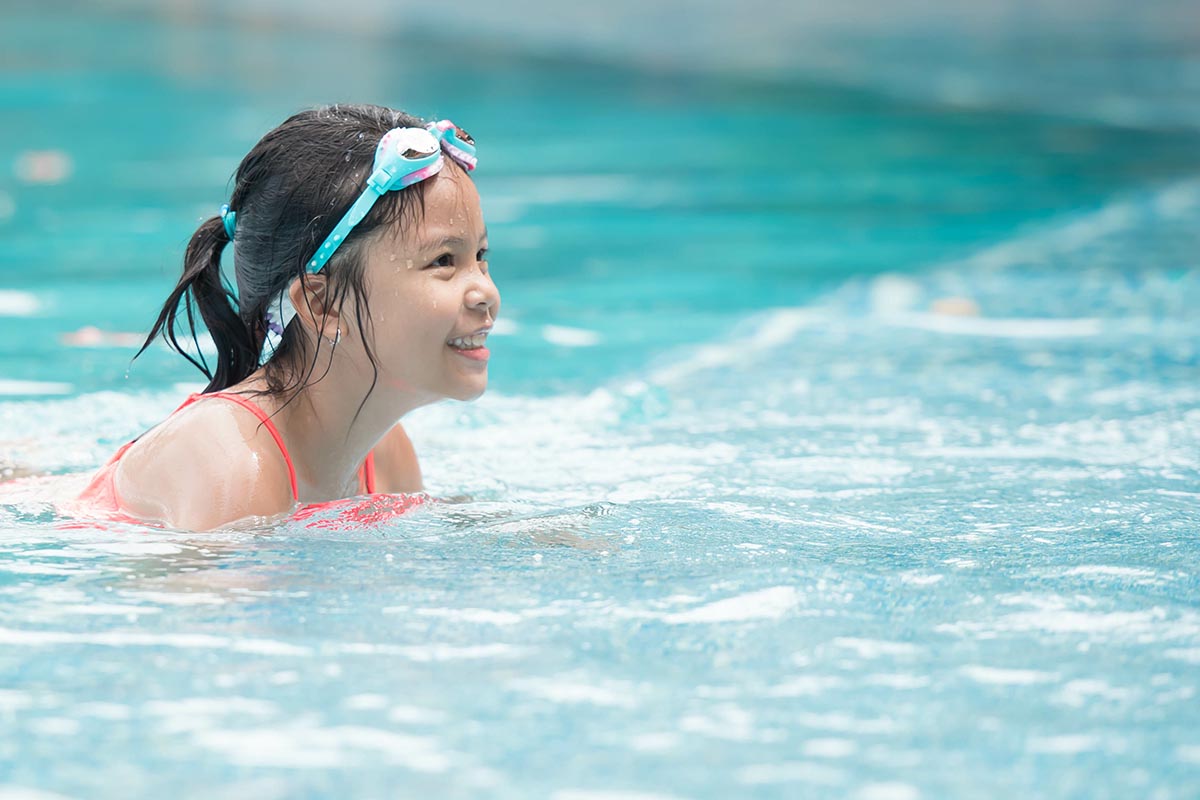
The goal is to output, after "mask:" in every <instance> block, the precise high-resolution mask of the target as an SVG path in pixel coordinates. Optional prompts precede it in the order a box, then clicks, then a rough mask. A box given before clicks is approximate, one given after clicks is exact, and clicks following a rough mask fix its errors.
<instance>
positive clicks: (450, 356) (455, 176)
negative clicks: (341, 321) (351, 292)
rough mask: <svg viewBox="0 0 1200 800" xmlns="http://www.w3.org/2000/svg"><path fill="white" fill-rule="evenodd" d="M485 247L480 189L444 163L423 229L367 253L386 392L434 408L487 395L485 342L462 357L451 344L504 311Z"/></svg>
mask: <svg viewBox="0 0 1200 800" xmlns="http://www.w3.org/2000/svg"><path fill="white" fill-rule="evenodd" d="M487 246H488V244H487V228H486V227H484V224H483V212H482V211H481V210H480V208H479V193H478V192H477V191H476V190H475V184H474V182H473V181H472V180H471V179H470V178H469V177H467V174H466V172H464V171H463V170H462V169H460V168H459V167H458V166H457V165H455V164H454V163H453V162H452V161H451V160H450V159H446V165H445V166H444V167H443V168H442V171H441V172H440V173H438V174H437V175H436V176H434V177H433V178H430V179H429V181H428V183H427V185H426V188H425V213H424V215H423V217H419V218H418V224H417V225H415V226H411V227H410V229H408V230H405V231H404V232H402V233H401V232H399V231H389V232H387V233H384V234H383V235H382V236H380V237H379V238H378V239H377V240H376V241H375V242H374V243H373V244H371V245H370V246H369V247H368V249H367V253H366V258H367V264H366V279H367V285H368V293H369V296H368V298H367V300H368V303H369V306H370V313H371V323H372V325H371V326H370V327H367V331H368V334H371V328H372V327H373V328H374V332H373V338H372V349H373V350H374V353H375V359H376V361H377V362H378V366H379V381H380V384H381V385H382V386H392V387H394V388H396V389H400V390H402V391H405V392H416V393H418V394H419V395H423V396H424V398H423V399H425V400H427V401H429V402H432V401H434V400H440V399H442V398H446V397H449V398H453V399H456V400H473V399H475V398H476V397H479V396H480V395H481V394H483V392H484V390H485V389H486V388H487V376H488V356H489V353H488V349H487V345H486V343H485V344H484V346H483V347H482V348H480V349H475V350H472V351H468V352H464V351H463V350H461V349H457V348H455V347H452V346H451V345H450V341H451V340H452V339H457V338H459V337H464V336H471V335H472V334H475V333H476V332H477V331H480V330H481V329H488V328H491V326H492V321H493V320H494V319H495V318H496V316H497V314H499V312H500V292H499V291H498V290H497V289H496V285H495V284H494V283H492V278H491V276H490V275H489V274H488V264H487ZM349 305H352V303H348V304H347V306H349ZM352 330H356V328H352Z"/></svg>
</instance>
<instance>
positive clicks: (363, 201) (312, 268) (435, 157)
mask: <svg viewBox="0 0 1200 800" xmlns="http://www.w3.org/2000/svg"><path fill="white" fill-rule="evenodd" d="M381 161H382V162H383V163H380V162H381ZM441 161H442V154H441V151H440V150H439V152H436V153H431V154H429V155H428V156H425V157H423V158H405V157H404V156H400V155H396V154H394V153H389V151H388V150H387V149H385V150H384V151H383V152H381V153H376V156H375V171H374V172H372V173H371V177H369V178H367V187H366V188H365V189H363V192H362V194H360V195H359V196H358V199H357V200H355V201H354V205H352V206H350V210H349V211H347V212H346V214H345V216H343V217H342V218H341V220H340V221H339V222H338V224H337V225H335V226H334V228H333V230H332V231H331V232H330V234H329V236H327V237H325V241H324V242H322V243H321V246H320V247H318V248H317V252H316V253H315V254H314V255H313V257H312V258H311V259H309V261H308V264H307V266H306V267H305V269H307V270H308V271H309V272H312V273H317V272H320V271H321V270H322V269H324V268H325V263H326V262H327V261H329V258H330V256H332V255H333V254H334V253H335V252H337V249H338V246H339V245H341V243H342V242H343V241H344V240H345V238H346V237H347V236H349V235H350V231H352V230H354V226H355V225H357V224H358V223H360V222H362V221H363V217H365V216H367V212H369V211H370V210H371V209H372V208H374V207H375V203H376V201H378V200H379V198H380V197H383V195H384V194H385V193H386V192H390V191H392V190H395V189H403V188H404V187H405V186H411V185H412V184H414V183H417V182H418V181H421V180H424V179H425V178H427V177H429V175H430V174H433V173H436V172H438V171H440V169H441ZM429 167H435V168H434V169H432V170H429V171H426V170H427V168H429Z"/></svg>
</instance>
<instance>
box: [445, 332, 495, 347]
mask: <svg viewBox="0 0 1200 800" xmlns="http://www.w3.org/2000/svg"><path fill="white" fill-rule="evenodd" d="M486 340H487V334H486V333H477V334H475V335H474V336H461V337H459V338H457V339H451V340H450V342H449V345H450V346H451V347H457V348H458V349H459V350H474V349H475V348H476V347H483V343H484V342H485V341H486Z"/></svg>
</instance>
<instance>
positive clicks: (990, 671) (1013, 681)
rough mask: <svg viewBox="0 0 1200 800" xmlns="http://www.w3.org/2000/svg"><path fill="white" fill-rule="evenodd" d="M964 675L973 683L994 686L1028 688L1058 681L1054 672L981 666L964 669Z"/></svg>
mask: <svg viewBox="0 0 1200 800" xmlns="http://www.w3.org/2000/svg"><path fill="white" fill-rule="evenodd" d="M962 673H963V674H964V675H966V676H967V677H968V678H970V679H971V680H973V681H976V682H978V683H986V684H991V685H994V686H1028V685H1031V684H1035V683H1047V682H1049V681H1055V680H1058V674H1057V673H1054V672H1042V671H1039V670H1034V669H1002V668H1000V667H987V666H981V665H971V666H966V667H963V668H962Z"/></svg>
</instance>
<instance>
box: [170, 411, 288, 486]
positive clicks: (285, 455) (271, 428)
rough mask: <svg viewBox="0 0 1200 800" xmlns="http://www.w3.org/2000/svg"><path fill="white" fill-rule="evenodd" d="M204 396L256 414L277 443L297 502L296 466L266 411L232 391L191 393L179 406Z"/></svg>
mask: <svg viewBox="0 0 1200 800" xmlns="http://www.w3.org/2000/svg"><path fill="white" fill-rule="evenodd" d="M206 397H220V398H221V399H223V400H228V401H230V402H231V403H237V404H238V405H239V406H241V407H242V408H244V409H246V410H247V411H249V412H250V413H251V414H253V415H254V416H256V417H257V418H258V419H259V421H261V422H262V424H263V426H264V427H265V428H266V429H267V432H268V433H270V434H271V438H272V439H274V440H275V444H277V445H279V452H280V453H282V454H283V460H284V463H286V464H287V470H288V481H289V482H290V483H291V485H292V500H294V501H296V502H299V501H300V492H299V490H298V489H297V488H296V468H295V467H294V466H293V465H292V457H291V456H290V455H288V451H287V448H286V447H284V444H283V437H282V436H280V435H279V429H278V428H276V427H275V423H273V422H271V418H270V417H269V416H267V412H265V411H263V410H262V409H261V408H259V407H258V406H257V405H255V404H254V403H252V402H250V401H249V400H248V399H246V398H245V397H242V396H241V395H240V394H233V393H232V392H212V393H211V394H193V395H191V396H190V397H188V399H187V400H185V401H184V402H183V405H181V406H180V407H179V408H186V407H187V406H190V405H191V404H192V403H194V402H196V401H197V400H201V399H203V398H206ZM176 410H177V411H178V410H179V409H176Z"/></svg>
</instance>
